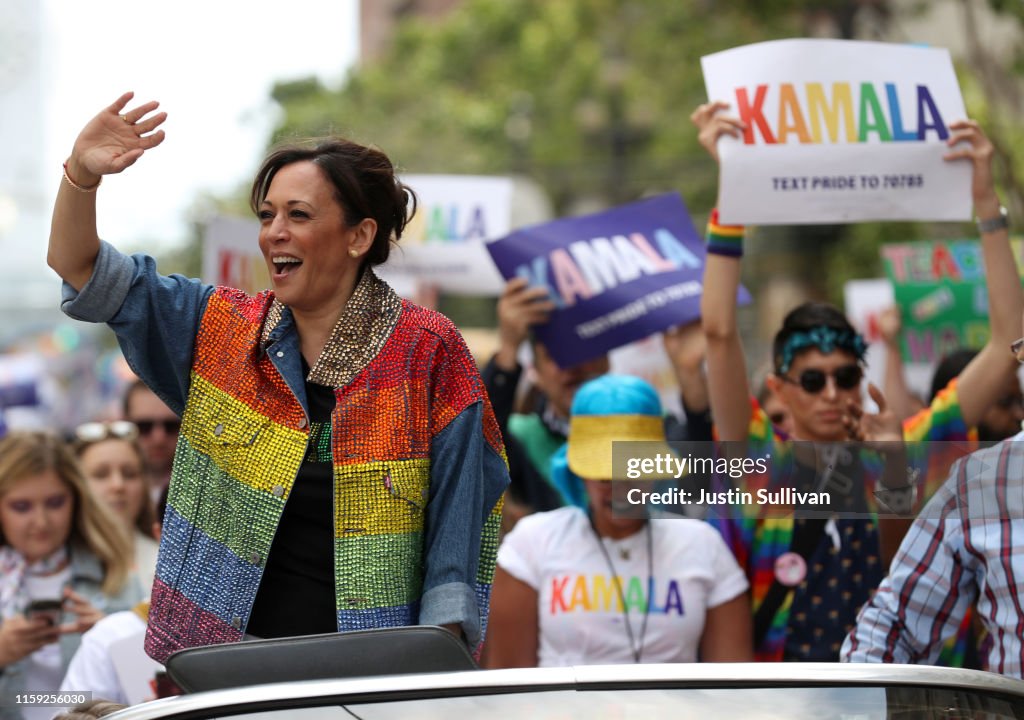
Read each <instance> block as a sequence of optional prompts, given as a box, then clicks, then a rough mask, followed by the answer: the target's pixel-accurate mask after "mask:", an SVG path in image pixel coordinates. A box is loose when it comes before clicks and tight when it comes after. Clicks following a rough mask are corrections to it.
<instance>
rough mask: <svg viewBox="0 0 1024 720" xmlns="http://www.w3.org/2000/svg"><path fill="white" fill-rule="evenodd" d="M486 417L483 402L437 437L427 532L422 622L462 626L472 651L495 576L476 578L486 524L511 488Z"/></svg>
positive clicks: (431, 458)
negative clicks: (486, 428)
mask: <svg viewBox="0 0 1024 720" xmlns="http://www.w3.org/2000/svg"><path fill="white" fill-rule="evenodd" d="M483 414H484V403H483V402H482V401H478V402H475V403H473V404H472V405H469V406H468V407H466V408H465V409H464V410H463V411H462V412H461V413H459V415H458V416H456V417H455V419H454V420H452V421H451V422H450V423H449V424H448V425H447V427H445V428H444V430H442V431H441V432H440V433H438V435H437V436H435V437H434V440H433V446H432V447H431V451H430V467H431V480H430V502H429V504H428V506H427V517H426V524H425V529H424V534H425V538H424V558H425V563H426V568H425V576H424V582H423V597H422V600H421V603H420V624H423V625H448V624H456V623H457V624H460V625H461V626H462V631H463V633H464V634H465V636H466V642H467V644H468V645H469V647H470V648H474V647H476V646H477V645H478V644H479V642H480V639H481V634H482V623H483V618H482V617H481V605H480V602H479V601H478V597H479V594H480V593H481V592H487V591H488V590H489V586H490V578H480V582H478V578H477V569H478V566H479V562H480V548H481V541H482V540H483V535H484V532H485V530H484V524H485V522H486V520H487V518H488V516H489V515H490V512H491V510H492V509H493V508H494V506H495V504H496V503H497V502H498V500H499V499H500V498H501V494H502V493H503V492H504V491H505V488H506V487H507V486H508V468H507V467H506V465H505V460H504V459H503V458H502V457H501V455H499V454H498V453H497V452H496V451H495V450H494V448H493V447H491V445H490V444H489V443H488V442H487V441H486V439H485V438H484V434H483V431H482V427H483ZM494 542H495V544H496V543H497V538H494Z"/></svg>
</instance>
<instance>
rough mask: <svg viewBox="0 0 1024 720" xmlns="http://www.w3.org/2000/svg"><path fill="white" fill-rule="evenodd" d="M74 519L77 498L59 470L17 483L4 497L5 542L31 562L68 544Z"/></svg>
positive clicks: (0, 506) (1, 523)
mask: <svg viewBox="0 0 1024 720" xmlns="http://www.w3.org/2000/svg"><path fill="white" fill-rule="evenodd" d="M73 518H74V496H73V494H72V492H71V488H69V487H68V486H67V484H66V483H64V481H62V480H61V479H60V476H58V475H57V472H56V471H55V470H45V471H43V472H41V473H39V474H38V475H32V476H29V477H27V478H25V479H24V480H20V481H16V482H15V483H14V484H13V485H12V486H11V487H10V489H9V490H8V491H7V492H6V493H4V494H3V495H2V496H0V529H2V530H3V536H4V542H5V543H6V544H7V545H9V546H10V547H12V548H14V549H15V550H17V551H18V552H19V553H21V554H22V555H23V556H24V557H25V559H26V560H27V561H28V562H30V563H33V562H36V561H38V560H42V559H43V558H46V557H48V556H50V555H52V554H53V553H54V552H56V551H57V550H58V549H59V548H60V547H61V546H62V545H64V544H65V543H67V541H68V538H69V536H70V535H71V523H72V520H73Z"/></svg>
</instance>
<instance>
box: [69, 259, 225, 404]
mask: <svg viewBox="0 0 1024 720" xmlns="http://www.w3.org/2000/svg"><path fill="white" fill-rule="evenodd" d="M212 292H213V287H212V286H210V285H204V284H203V283H201V282H200V281H199V280H195V279H189V278H185V277H183V276H181V275H170V276H164V275H160V274H159V273H158V272H157V270H156V262H155V261H154V260H153V258H151V257H149V256H148V255H142V254H137V255H132V256H130V257H129V256H127V255H124V254H123V253H121V252H119V251H118V250H116V249H115V248H114V247H113V246H112V245H110V244H108V243H105V242H101V243H100V252H99V255H98V256H97V257H96V265H95V267H94V269H93V274H92V277H90V278H89V281H88V282H87V283H86V284H85V285H84V286H83V287H82V289H81V290H80V291H78V292H76V291H75V289H74V288H73V287H71V286H70V285H68V284H67V283H64V286H63V288H62V291H61V309H62V310H63V311H64V313H65V314H67V315H68V316H69V317H71V318H74V319H76V320H84V321H87V322H103V323H107V325H108V326H109V327H110V329H111V330H113V331H114V333H115V334H116V335H117V340H118V342H119V343H120V345H121V351H122V352H123V353H124V356H125V360H127V362H128V366H129V367H130V368H131V369H132V371H133V372H134V373H135V374H136V375H138V376H139V377H140V378H141V379H142V380H143V381H145V383H146V384H147V385H149V387H151V388H152V389H153V391H154V392H155V393H156V394H157V395H158V396H159V397H160V398H161V399H162V400H163V401H164V402H165V403H167V405H168V407H170V408H171V409H172V410H174V412H176V413H178V414H179V415H180V414H181V413H182V411H183V410H184V408H185V398H186V397H187V396H188V387H189V371H190V369H191V366H192V350H193V346H194V344H195V336H196V332H197V331H198V328H199V320H200V318H202V315H203V311H204V310H205V309H206V302H207V300H209V298H210V295H211V293H212Z"/></svg>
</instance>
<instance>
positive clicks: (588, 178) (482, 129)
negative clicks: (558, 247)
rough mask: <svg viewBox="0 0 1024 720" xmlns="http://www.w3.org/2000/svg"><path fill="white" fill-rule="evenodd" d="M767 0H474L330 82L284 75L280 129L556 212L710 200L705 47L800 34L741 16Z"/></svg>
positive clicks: (789, 23)
mask: <svg viewBox="0 0 1024 720" xmlns="http://www.w3.org/2000/svg"><path fill="white" fill-rule="evenodd" d="M771 4H772V3H745V2H732V3H730V2H680V0H644V1H643V2H640V1H634V0H558V1H557V2H551V1H550V0H469V1H468V2H467V3H466V4H465V6H463V7H462V8H460V9H459V10H458V11H456V12H454V13H453V14H452V15H451V16H450V18H449V19H448V20H446V21H445V22H444V23H442V24H426V23H422V22H415V21H412V22H408V23H407V24H405V25H403V26H401V27H400V29H399V31H398V34H397V37H396V39H395V42H394V46H393V48H392V50H391V52H390V53H389V54H388V55H387V56H386V57H385V58H383V59H382V60H381V61H380V62H378V63H375V64H373V65H370V66H366V67H363V68H361V69H359V70H358V71H357V72H355V73H354V74H353V75H352V76H351V77H350V79H349V81H348V82H347V83H346V84H345V86H344V87H342V88H341V89H339V90H336V91H334V90H328V89H326V88H323V87H321V86H319V85H317V84H315V83H308V82H306V81H303V82H302V83H288V84H280V85H278V86H277V87H276V88H275V90H274V98H275V100H277V101H278V102H279V103H280V104H281V105H282V107H283V108H284V111H285V112H284V120H283V122H282V124H281V126H280V127H279V128H278V130H277V132H276V133H275V139H282V138H290V137H296V136H308V135H320V134H324V133H327V132H341V133H344V134H347V135H349V136H352V137H354V138H356V139H358V140H363V141H372V142H373V143H375V144H376V145H378V146H380V147H382V148H384V149H385V150H386V151H387V152H388V153H389V154H390V155H391V156H392V157H393V158H394V159H395V160H396V161H397V162H398V163H399V164H400V165H401V166H402V167H403V169H405V170H406V171H409V172H431V173H445V172H447V173H507V172H518V173H523V174H526V175H529V176H531V177H533V178H534V179H535V180H537V181H538V182H539V183H540V184H541V185H542V186H543V187H544V188H545V189H546V190H547V191H548V192H549V194H550V196H551V198H552V200H553V202H554V204H555V207H556V209H557V211H558V212H560V213H564V212H569V211H571V210H572V209H573V208H574V207H575V206H576V205H577V204H578V203H580V202H582V201H597V202H602V203H614V202H625V201H628V200H631V199H635V198H637V197H640V196H642V195H643V194H644V193H648V192H652V191H664V190H666V189H678V190H680V191H681V192H682V193H683V195H684V197H685V198H686V200H687V202H688V203H689V204H691V205H692V206H693V207H694V210H695V211H697V212H701V211H705V210H707V209H708V208H709V207H710V206H711V204H712V203H713V202H714V195H715V182H716V172H715V168H714V167H713V165H712V163H711V161H710V159H709V158H707V156H706V154H705V153H704V152H703V151H702V150H700V148H699V147H698V145H697V142H696V137H695V134H694V131H693V127H692V125H691V124H690V122H689V115H690V113H691V112H692V111H693V109H694V108H695V107H696V106H697V104H699V103H700V102H702V101H703V100H704V98H705V94H704V82H703V78H702V76H701V72H700V57H701V56H702V55H705V54H707V53H710V52H714V51H717V50H722V49H726V48H728V47H732V46H734V45H740V44H744V43H747V42H755V41H758V40H764V39H769V38H776V37H786V36H792V35H794V34H796V33H797V31H798V25H797V24H796V21H795V20H794V19H793V16H792V15H782V16H780V15H778V14H768V13H764V12H761V13H757V14H754V13H751V12H750V8H751V7H752V6H755V5H760V6H762V7H764V6H768V5H771Z"/></svg>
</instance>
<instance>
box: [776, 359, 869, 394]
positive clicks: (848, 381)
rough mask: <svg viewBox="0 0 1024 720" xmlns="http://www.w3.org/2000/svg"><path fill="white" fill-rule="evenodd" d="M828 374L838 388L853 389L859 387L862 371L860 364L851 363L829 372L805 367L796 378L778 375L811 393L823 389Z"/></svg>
mask: <svg viewBox="0 0 1024 720" xmlns="http://www.w3.org/2000/svg"><path fill="white" fill-rule="evenodd" d="M829 375H831V376H832V379H833V380H834V381H835V383H836V387H837V388H839V389H840V390H853V389H854V388H857V387H860V381H861V380H862V379H863V378H864V371H863V370H862V369H861V366H860V365H856V364H851V365H842V366H841V367H837V368H836V369H835V370H833V371H832V372H831V373H827V372H825V371H824V370H819V369H817V368H807V369H806V370H804V371H803V372H802V373H800V377H798V378H797V379H796V380H794V379H793V378H791V377H789V376H787V375H780V376H779V377H781V378H782V379H783V380H785V381H786V382H788V383H792V384H793V385H799V386H800V387H801V389H803V391H804V392H808V393H811V394H812V395H813V394H815V393H820V392H821V391H822V390H824V389H825V385H826V383H828V377H829Z"/></svg>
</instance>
